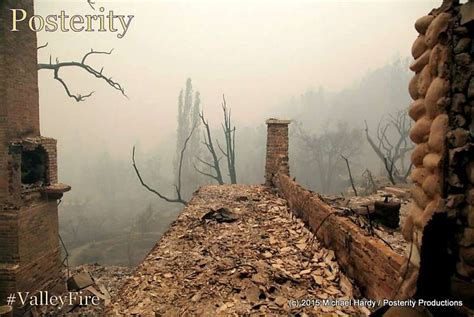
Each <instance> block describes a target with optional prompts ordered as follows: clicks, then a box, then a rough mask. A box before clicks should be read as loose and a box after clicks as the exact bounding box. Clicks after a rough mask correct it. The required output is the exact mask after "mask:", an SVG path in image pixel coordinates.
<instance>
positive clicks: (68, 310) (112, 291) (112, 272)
mask: <svg viewBox="0 0 474 317" xmlns="http://www.w3.org/2000/svg"><path fill="white" fill-rule="evenodd" d="M131 271H132V270H131V269H130V268H127V267H120V266H102V265H99V264H97V263H96V264H85V265H80V266H77V267H74V268H72V269H71V271H64V275H65V276H66V278H67V280H68V291H67V292H66V293H64V294H61V295H60V296H61V297H63V298H69V297H70V295H68V293H69V292H77V293H78V294H81V296H83V297H85V296H96V297H98V298H99V300H98V305H94V304H91V303H88V305H80V303H79V302H78V301H74V303H73V304H72V305H71V303H70V302H69V301H68V300H65V304H64V305H54V306H53V305H42V306H35V307H32V309H31V315H32V316H38V317H39V316H71V317H72V316H101V315H103V314H104V312H105V309H106V307H107V306H108V305H109V304H110V299H111V298H112V297H113V296H116V295H117V293H118V290H119V289H120V287H121V286H122V285H123V283H124V281H125V279H126V278H127V277H129V276H130V274H131Z"/></svg>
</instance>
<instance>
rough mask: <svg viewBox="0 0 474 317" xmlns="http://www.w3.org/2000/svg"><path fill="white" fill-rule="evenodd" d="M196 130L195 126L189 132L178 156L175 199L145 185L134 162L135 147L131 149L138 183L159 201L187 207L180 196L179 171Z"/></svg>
mask: <svg viewBox="0 0 474 317" xmlns="http://www.w3.org/2000/svg"><path fill="white" fill-rule="evenodd" d="M195 128H196V126H193V128H192V130H191V132H190V133H189V136H188V137H187V138H186V140H185V141H184V145H183V148H182V149H181V155H180V159H179V169H178V184H177V185H176V184H175V185H174V188H175V191H176V198H169V197H167V196H165V195H163V194H161V193H160V192H159V191H158V190H156V189H154V188H152V187H150V186H149V185H148V184H147V183H145V182H144V181H143V178H142V176H141V174H140V171H139V169H138V167H137V164H136V162H135V146H134V147H133V151H132V165H133V169H134V170H135V173H136V174H137V177H138V179H139V180H140V183H141V184H142V186H143V187H145V188H146V189H147V190H148V191H149V192H152V193H154V194H155V195H157V196H158V197H160V198H161V199H163V200H165V201H167V202H170V203H180V204H183V205H185V206H187V204H188V202H187V201H186V200H184V199H183V198H182V196H181V171H182V168H183V158H184V153H185V151H186V147H187V145H188V142H189V140H190V139H191V136H192V135H193V132H194V129H195Z"/></svg>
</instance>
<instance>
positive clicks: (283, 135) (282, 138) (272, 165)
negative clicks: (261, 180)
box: [265, 119, 291, 186]
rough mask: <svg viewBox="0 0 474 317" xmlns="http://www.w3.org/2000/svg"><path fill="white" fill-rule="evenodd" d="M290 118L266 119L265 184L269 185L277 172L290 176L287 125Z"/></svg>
mask: <svg viewBox="0 0 474 317" xmlns="http://www.w3.org/2000/svg"><path fill="white" fill-rule="evenodd" d="M290 122H291V121H290V120H278V119H268V120H267V121H266V124H267V159H266V162H265V184H266V185H269V186H271V185H272V179H273V176H274V175H275V174H277V173H282V174H284V175H288V176H290V166H289V165H288V125H289V124H290Z"/></svg>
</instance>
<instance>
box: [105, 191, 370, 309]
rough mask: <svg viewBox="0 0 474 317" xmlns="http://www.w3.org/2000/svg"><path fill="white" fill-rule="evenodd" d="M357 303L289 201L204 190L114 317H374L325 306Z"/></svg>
mask: <svg viewBox="0 0 474 317" xmlns="http://www.w3.org/2000/svg"><path fill="white" fill-rule="evenodd" d="M352 298H360V295H359V294H358V291H357V289H355V288H354V287H353V285H352V283H351V281H350V280H349V279H348V278H347V277H346V276H345V275H344V274H343V273H342V272H341V271H340V269H339V267H338V264H337V262H336V261H335V257H334V252H333V251H330V250H327V249H325V248H324V247H322V246H321V245H320V244H319V243H318V241H317V240H315V239H314V237H313V235H312V233H311V232H309V231H308V230H307V229H306V228H305V227H304V225H303V223H302V222H301V221H300V220H299V219H296V218H295V217H293V216H292V214H291V213H290V211H289V210H288V208H287V206H286V201H285V200H283V199H281V198H279V197H278V196H277V195H275V194H274V193H272V192H271V191H270V190H269V189H268V188H266V187H263V186H243V185H226V186H206V187H203V188H201V189H200V190H199V191H198V192H197V193H196V194H195V195H194V198H193V199H192V201H191V202H190V204H189V206H188V207H187V208H185V209H184V210H183V212H182V213H181V214H180V216H179V218H178V219H177V220H176V221H175V222H174V223H173V224H172V225H171V227H170V229H169V230H168V231H167V232H166V233H165V235H164V236H163V237H162V238H161V240H160V241H159V242H158V244H157V245H156V246H155V248H154V249H153V250H152V251H151V252H150V253H149V255H148V256H147V258H146V259H145V261H144V262H143V263H142V264H141V265H140V266H139V267H138V268H137V269H136V271H135V272H134V273H133V274H132V275H131V276H130V277H129V278H128V279H127V280H126V281H125V283H124V286H123V287H122V288H121V290H120V291H119V293H118V295H117V296H114V297H113V298H112V305H111V306H110V308H109V310H108V313H110V314H127V315H130V314H140V315H142V316H150V315H157V316H182V315H208V316H215V315H227V316H228V315H247V314H255V315H288V314H299V315H300V316H321V315H331V316H347V315H350V316H354V315H366V314H368V313H369V310H368V309H367V308H364V307H356V306H350V305H345V304H342V305H340V306H331V305H326V306H325V305H322V304H321V303H322V301H323V300H332V299H334V300H340V301H341V302H338V304H340V303H342V301H343V300H347V299H352ZM293 300H295V301H293ZM293 306H302V307H293ZM303 306H304V307H303Z"/></svg>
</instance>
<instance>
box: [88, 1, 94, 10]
mask: <svg viewBox="0 0 474 317" xmlns="http://www.w3.org/2000/svg"><path fill="white" fill-rule="evenodd" d="M87 3H88V4H89V5H90V6H91V8H92V10H94V11H95V7H94V4H95V2H92V0H87Z"/></svg>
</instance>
